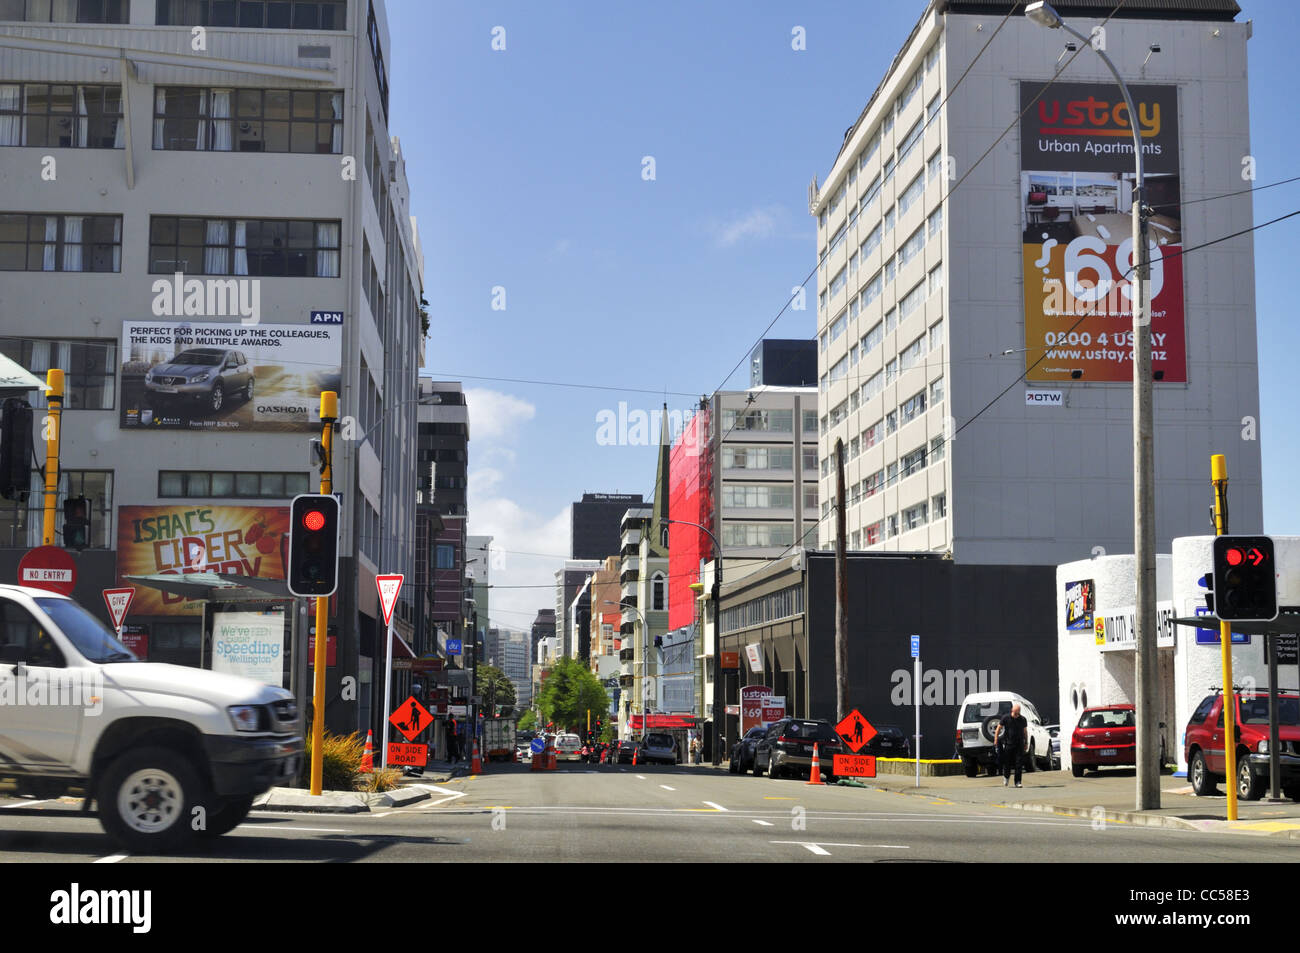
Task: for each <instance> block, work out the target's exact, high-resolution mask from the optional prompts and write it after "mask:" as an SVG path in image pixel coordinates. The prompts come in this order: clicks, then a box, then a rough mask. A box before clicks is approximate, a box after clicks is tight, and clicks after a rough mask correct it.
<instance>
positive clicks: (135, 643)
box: [118, 625, 149, 662]
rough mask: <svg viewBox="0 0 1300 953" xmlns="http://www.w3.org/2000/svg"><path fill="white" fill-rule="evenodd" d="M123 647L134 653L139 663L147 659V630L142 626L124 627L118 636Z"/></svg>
mask: <svg viewBox="0 0 1300 953" xmlns="http://www.w3.org/2000/svg"><path fill="white" fill-rule="evenodd" d="M118 638H119V640H120V641H121V643H122V644H123V645H125V646H126V647H127V648H128V649H130V650H131V651H132V652H134V653H135V657H136V658H138V659H139V660H140V661H142V662H144V661H148V659H149V630H148V628H146V627H145V626H143V625H124V626H122V633H121V635H120V636H118Z"/></svg>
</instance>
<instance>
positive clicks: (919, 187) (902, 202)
mask: <svg viewBox="0 0 1300 953" xmlns="http://www.w3.org/2000/svg"><path fill="white" fill-rule="evenodd" d="M924 194H925V173H924V172H918V173H916V177H915V178H914V179H912V181H911V182H909V183H907V188H905V189H903V191H902V193H900V194H899V196H898V214H899V215H902V214H903V213H904V212H906V211H907V210H908V209H909V208H911V207H912V206H913V205H915V204H916V203H917V202H918V201H920V199H921V196H922V195H924Z"/></svg>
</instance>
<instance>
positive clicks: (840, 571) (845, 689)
mask: <svg viewBox="0 0 1300 953" xmlns="http://www.w3.org/2000/svg"><path fill="white" fill-rule="evenodd" d="M845 509H846V507H845V505H844V440H843V439H842V438H839V437H836V438H835V718H836V721H841V720H843V719H844V717H845V716H846V715H847V714H848V713H849V621H848V606H849V571H848V562H849V560H848V554H847V553H846V552H845V542H844V535H845V529H844V522H845V517H844V511H845ZM808 714H809V716H811V715H812V712H811V711H810V712H808Z"/></svg>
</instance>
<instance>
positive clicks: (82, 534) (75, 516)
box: [63, 496, 90, 550]
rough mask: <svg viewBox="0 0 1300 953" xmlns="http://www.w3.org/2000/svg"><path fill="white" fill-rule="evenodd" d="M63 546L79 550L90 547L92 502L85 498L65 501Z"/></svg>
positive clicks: (74, 497) (80, 497) (73, 498)
mask: <svg viewBox="0 0 1300 953" xmlns="http://www.w3.org/2000/svg"><path fill="white" fill-rule="evenodd" d="M63 545H64V547H65V548H66V549H77V550H81V549H85V548H86V547H87V546H89V545H90V500H88V499H86V498H85V497H84V496H70V497H68V498H67V499H65V500H64V501H63Z"/></svg>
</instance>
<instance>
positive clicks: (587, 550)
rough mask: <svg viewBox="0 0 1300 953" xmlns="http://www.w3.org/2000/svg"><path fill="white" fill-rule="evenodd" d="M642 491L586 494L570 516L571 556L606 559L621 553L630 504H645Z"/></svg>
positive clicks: (574, 506)
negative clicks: (622, 537) (620, 538)
mask: <svg viewBox="0 0 1300 953" xmlns="http://www.w3.org/2000/svg"><path fill="white" fill-rule="evenodd" d="M641 502H642V499H641V494H640V493H584V494H582V499H581V500H578V501H577V502H575V503H574V504H573V508H572V511H571V515H570V527H571V533H570V543H569V557H570V558H571V559H604V558H606V557H607V556H614V555H616V554H617V553H618V548H619V534H620V525H621V523H622V520H623V514H624V513H626V512H627V508H628V507H629V506H635V505H637V504H638V503H641Z"/></svg>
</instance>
